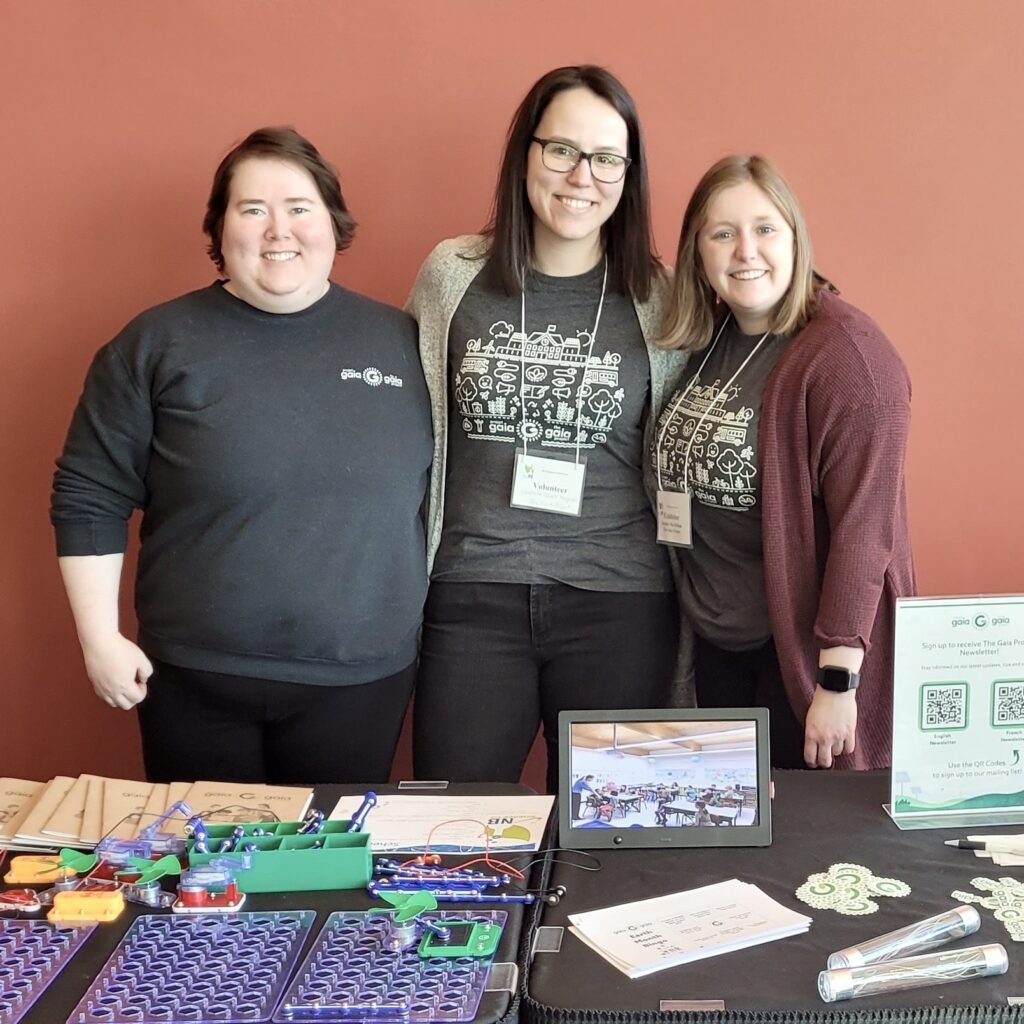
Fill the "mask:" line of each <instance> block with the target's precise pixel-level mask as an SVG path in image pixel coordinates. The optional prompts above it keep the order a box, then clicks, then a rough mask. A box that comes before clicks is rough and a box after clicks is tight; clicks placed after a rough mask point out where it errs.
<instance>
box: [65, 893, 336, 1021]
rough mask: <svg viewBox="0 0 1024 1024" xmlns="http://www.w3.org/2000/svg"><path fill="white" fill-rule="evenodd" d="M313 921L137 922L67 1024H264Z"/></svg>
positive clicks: (211, 917) (307, 914)
mask: <svg viewBox="0 0 1024 1024" xmlns="http://www.w3.org/2000/svg"><path fill="white" fill-rule="evenodd" d="M315 919H316V913H315V912H314V911H312V910H292V911H283V912H276V913H265V914H200V915H197V916H195V917H192V916H178V915H172V916H170V917H163V916H159V915H156V914H147V915H145V916H143V917H140V918H137V919H136V921H135V923H134V924H133V925H132V926H131V928H129V929H128V931H127V932H126V933H125V936H124V938H123V939H121V942H120V944H119V945H118V947H117V949H115V950H114V952H113V954H112V955H111V957H110V959H109V960H108V961H107V963H106V965H105V966H104V968H103V971H102V973H101V974H100V975H99V977H98V978H97V979H96V981H95V982H94V983H93V985H92V987H91V988H90V989H89V991H88V992H87V993H86V994H85V996H84V997H83V998H82V1000H81V1002H79V1004H78V1006H76V1007H75V1010H74V1012H73V1013H72V1014H71V1016H70V1017H68V1024H72V1022H73V1024H197V1022H212V1021H216V1022H218V1024H241V1022H248V1021H266V1020H269V1019H270V1015H271V1014H272V1013H273V1012H274V1007H275V1005H276V1004H277V1000H278V997H279V996H280V994H281V992H282V991H283V989H284V987H285V985H286V984H287V983H288V978H289V977H290V976H291V969H292V967H293V966H294V964H295V961H296V960H297V959H298V958H299V953H300V952H301V951H302V946H303V944H304V942H305V940H306V936H307V935H308V934H309V930H310V928H311V927H312V926H313V921H314V920H315Z"/></svg>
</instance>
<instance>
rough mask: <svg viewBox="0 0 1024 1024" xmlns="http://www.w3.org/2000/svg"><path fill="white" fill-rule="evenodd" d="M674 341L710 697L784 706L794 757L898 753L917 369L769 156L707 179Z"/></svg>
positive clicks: (693, 202)
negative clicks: (822, 263) (861, 304)
mask: <svg viewBox="0 0 1024 1024" xmlns="http://www.w3.org/2000/svg"><path fill="white" fill-rule="evenodd" d="M666 335H667V340H666V344H667V345H670V346H676V347H677V348H679V349H682V350H683V351H689V352H690V353H691V357H690V358H691V363H690V366H689V367H688V368H687V371H686V374H685V382H684V384H683V386H682V387H681V388H680V389H679V391H678V392H677V393H676V394H675V395H673V397H672V399H671V400H670V401H669V402H668V404H667V405H666V407H665V411H664V413H663V414H662V417H661V422H660V423H659V425H658V430H657V432H656V441H655V445H654V459H653V465H654V469H655V473H656V476H657V483H658V515H659V538H660V539H661V540H663V541H665V542H666V543H669V544H673V545H677V547H676V550H677V551H678V554H679V564H680V568H681V576H680V587H679V596H680V603H681V604H682V607H683V610H684V613H685V616H686V621H687V623H688V624H690V625H692V627H693V629H694V632H695V634H696V638H695V645H694V655H695V658H694V661H695V664H694V671H695V680H696V689H697V699H698V703H699V704H701V705H702V706H711V707H750V706H765V707H768V708H769V709H770V711H771V717H772V721H771V741H772V763H773V764H775V765H776V766H777V767H780V768H802V767H804V766H805V765H809V766H811V767H821V768H828V767H832V766H833V765H834V766H836V767H839V768H881V767H884V766H886V765H888V764H889V763H890V760H891V742H892V671H893V642H894V638H893V619H894V611H895V602H896V599H897V598H898V597H901V596H905V595H910V594H913V593H914V587H915V583H914V565H913V559H912V557H911V547H910V533H909V527H908V524H907V500H906V487H905V479H904V461H905V456H906V446H907V435H908V432H909V429H910V380H909V377H908V375H907V370H906V367H905V366H904V365H903V361H902V360H901V359H900V357H899V354H898V353H897V352H896V350H895V348H893V346H892V344H891V342H890V341H889V340H888V339H887V338H886V337H885V335H884V334H883V333H882V332H881V330H880V329H879V328H878V325H877V324H875V323H874V322H873V321H872V320H871V319H870V318H869V317H867V316H866V315H865V314H864V313H862V312H861V311H860V310H858V309H856V308H854V307H853V306H851V305H849V304H848V303H847V302H844V301H843V300H842V299H840V298H839V295H838V293H837V292H836V290H835V288H833V286H832V285H831V284H830V283H829V282H828V281H827V280H826V279H825V278H824V277H822V276H821V275H820V274H819V273H818V272H817V271H816V270H815V268H814V259H813V255H812V252H811V240H810V235H809V234H808V230H807V224H806V221H805V220H804V216H803V213H802V212H801V210H800V206H799V204H798V203H797V200H796V197H795V196H794V195H793V192H792V190H791V189H790V187H789V185H788V184H787V183H786V181H785V179H784V178H783V177H782V175H781V174H780V173H779V172H778V170H776V168H775V167H773V166H772V165H771V164H770V163H769V162H768V161H767V160H765V159H764V158H763V157H759V156H751V157H747V156H731V157H726V158H725V159H723V160H721V161H719V162H718V163H717V164H715V165H714V166H713V167H712V168H711V169H710V170H709V171H708V172H707V173H706V174H705V175H704V177H703V178H702V179H701V181H700V183H699V184H698V185H697V188H696V190H695V191H694V193H693V196H692V198H691V199H690V202H689V205H688V206H687V209H686V214H685V216H684V219H683V228H682V232H681V234H680V237H679V252H678V257H677V261H676V270H675V283H674V288H673V292H672V302H671V305H670V308H669V316H668V320H667V327H666Z"/></svg>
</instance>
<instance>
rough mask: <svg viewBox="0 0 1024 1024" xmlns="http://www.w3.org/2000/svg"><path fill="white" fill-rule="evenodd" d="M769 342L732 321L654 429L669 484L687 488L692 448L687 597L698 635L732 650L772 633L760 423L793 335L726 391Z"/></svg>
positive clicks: (772, 346)
mask: <svg viewBox="0 0 1024 1024" xmlns="http://www.w3.org/2000/svg"><path fill="white" fill-rule="evenodd" d="M760 339H761V335H759V334H758V335H755V336H751V335H747V334H743V333H742V332H741V331H740V329H739V328H738V327H737V326H736V322H735V321H734V320H732V319H731V318H730V320H729V322H728V323H727V324H726V326H725V329H724V330H723V331H722V334H721V337H719V339H718V343H717V344H716V345H715V347H714V349H713V350H712V351H711V352H710V354H709V355H708V358H707V362H706V363H704V366H703V367H702V368H700V369H699V371H698V372H697V374H696V375H694V376H692V377H690V378H689V379H688V381H687V385H684V386H683V387H682V388H681V389H680V391H679V392H677V393H676V394H675V395H674V396H673V397H672V398H671V399H670V400H669V402H668V404H667V405H666V406H665V411H664V412H663V413H662V417H661V421H660V422H659V424H658V429H657V431H656V432H655V444H656V445H657V449H658V450H657V452H656V454H655V457H656V458H657V459H658V466H659V469H660V470H661V486H662V488H663V489H665V490H667V491H682V490H685V489H686V488H685V487H684V482H683V481H684V473H685V472H686V469H685V467H686V453H687V449H688V448H689V451H690V459H689V473H688V475H689V485H690V486H689V490H690V494H691V495H692V499H693V500H692V503H691V506H690V507H691V514H692V522H693V547H692V548H688V549H681V554H682V565H683V579H682V583H681V588H680V600H681V602H682V605H683V607H684V609H685V611H686V613H687V615H688V616H689V618H690V621H691V622H692V624H693V628H694V629H695V630H696V632H697V633H698V634H699V635H700V636H702V637H703V638H704V639H705V640H707V641H708V642H710V643H713V644H715V646H717V647H721V648H723V649H725V650H730V651H747V650H754V649H755V648H758V647H761V646H763V645H764V644H765V643H767V641H768V638H769V637H770V636H771V634H772V628H771V622H770V621H769V618H768V599H767V597H766V595H765V589H764V564H763V554H762V549H761V485H760V482H759V470H760V465H759V463H758V458H757V424H758V419H759V417H760V415H761V399H762V397H763V395H764V388H765V384H766V383H767V382H768V378H769V377H770V376H771V373H772V370H774V369H775V364H776V363H777V362H778V361H779V357H780V356H781V355H782V353H783V351H784V350H785V347H786V344H787V341H788V338H786V337H776V336H774V335H772V336H769V337H768V338H766V339H765V340H764V343H763V344H762V345H761V347H760V348H759V349H758V350H757V352H756V353H755V354H754V356H753V358H752V359H751V360H750V362H749V363H747V365H746V366H745V367H744V368H743V372H742V373H740V375H739V376H738V377H737V378H736V380H735V381H733V383H732V384H731V385H730V386H729V388H728V390H727V391H726V392H725V393H724V394H723V388H724V386H725V385H726V384H727V383H728V382H729V379H730V378H731V377H732V375H733V374H734V373H735V372H736V370H737V369H738V368H739V367H740V365H741V364H742V363H743V360H744V359H746V358H747V356H749V355H750V353H751V352H752V351H753V349H754V347H755V346H756V345H757V343H758V341H760ZM703 358H704V356H703V353H699V354H698V355H696V356H693V357H691V360H692V361H691V364H690V365H694V364H696V366H698V367H700V364H701V360H702V359H703ZM709 409H710V411H708V410H709ZM705 413H707V415H705ZM701 417H703V420H702V419H701ZM698 423H699V424H700V426H699V427H698ZM691 440H692V446H691Z"/></svg>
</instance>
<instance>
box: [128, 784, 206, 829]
mask: <svg viewBox="0 0 1024 1024" xmlns="http://www.w3.org/2000/svg"><path fill="white" fill-rule="evenodd" d="M191 788H192V783H191V782H158V783H156V784H155V785H154V786H153V792H152V793H150V794H149V799H148V800H147V801H146V807H145V810H144V811H143V812H142V814H140V815H139V823H138V825H136V826H135V835H136V837H138V835H139V833H140V832H141V831H142V830H143V829H144V828H146V827H148V826H149V825H155V824H156V822H157V820H158V819H159V818H160V815H162V814H163V813H164V812H166V811H167V809H168V808H169V807H171V806H172V804H176V803H178V801H179V800H185V798H186V797H187V796H188V791H189V790H190V789H191ZM186 802H187V801H186ZM189 817H191V815H187V816H186V815H183V814H174V815H173V816H172V817H170V818H168V819H167V820H166V821H165V822H164V823H163V824H162V825H161V826H160V828H159V831H160V832H169V833H170V834H171V835H178V836H181V835H184V827H185V822H186V821H187V820H188V818H189Z"/></svg>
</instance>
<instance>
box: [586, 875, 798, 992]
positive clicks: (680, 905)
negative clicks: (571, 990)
mask: <svg viewBox="0 0 1024 1024" xmlns="http://www.w3.org/2000/svg"><path fill="white" fill-rule="evenodd" d="M569 920H570V921H571V922H572V927H571V928H570V929H569V930H570V931H571V932H572V933H573V934H574V935H576V936H577V937H578V938H579V939H580V940H581V941H582V942H584V943H585V944H586V945H588V946H590V948H591V949H593V950H594V951H595V952H596V953H598V954H600V955H601V956H603V957H604V958H605V959H606V960H607V961H608V962H609V963H611V964H613V965H614V966H615V967H617V968H618V969H619V970H620V971H622V972H623V973H624V974H627V975H628V976H629V977H630V978H641V977H644V976H645V975H647V974H653V973H654V972H655V971H661V970H664V969H665V968H667V967H676V966H679V965H680V964H688V963H692V962H693V961H695V960H703V959H705V958H706V957H711V956H718V955H719V954H721V953H729V952H731V951H733V950H736V949H743V948H745V947H747V946H755V945H758V944H759V943H762V942H772V941H774V940H775V939H781V938H786V937H788V936H790V935H798V934H800V933H802V932H805V931H807V929H808V928H809V927H810V924H811V918H809V917H807V916H806V915H804V914H798V913H796V912H794V911H792V910H789V909H788V908H787V907H784V906H783V905H782V904H781V903H777V902H776V901H775V900H773V899H772V898H771V897H770V896H767V895H766V894H765V893H763V892H762V891H761V890H760V889H759V888H758V887H757V886H756V885H751V884H750V883H748V882H741V881H739V880H738V879H735V878H733V879H730V880H729V881H727V882H718V883H716V884H714V885H706V886H703V887H702V888H700V889H691V890H689V891H687V892H677V893H673V894H672V895H670V896H659V897H656V898H655V899H650V900H641V901H639V902H637V903H623V904H621V905H619V906H615V907H606V908H605V909H604V910H595V911H590V912H588V913H583V914H571V915H570V916H569Z"/></svg>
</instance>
